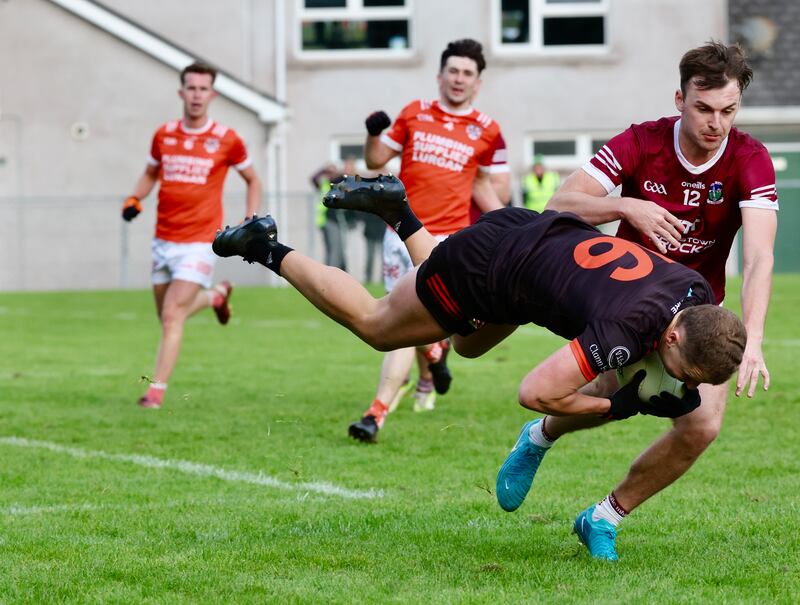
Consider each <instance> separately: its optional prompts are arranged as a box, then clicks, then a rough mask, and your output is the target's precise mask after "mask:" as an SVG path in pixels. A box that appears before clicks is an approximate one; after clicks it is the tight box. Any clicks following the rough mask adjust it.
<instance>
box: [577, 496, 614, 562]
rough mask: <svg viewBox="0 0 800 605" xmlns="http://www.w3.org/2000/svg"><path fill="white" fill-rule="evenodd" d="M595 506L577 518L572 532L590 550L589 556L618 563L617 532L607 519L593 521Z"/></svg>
mask: <svg viewBox="0 0 800 605" xmlns="http://www.w3.org/2000/svg"><path fill="white" fill-rule="evenodd" d="M594 508H595V507H594V506H590V507H589V508H587V509H586V510H585V511H583V512H582V513H580V514H579V515H578V516H577V517H576V518H575V525H573V526H572V531H573V532H575V533H576V534H577V535H578V539H579V540H580V541H581V542H583V544H584V545H585V546H586V548H588V549H589V554H590V555H592V557H594V558H595V559H602V560H604V561H617V560H618V559H619V556H618V555H617V548H616V545H615V542H616V539H617V530H616V529H615V528H614V526H613V525H611V523H609V522H608V521H606V520H605V519H598V520H597V521H593V520H592V513H593V512H594Z"/></svg>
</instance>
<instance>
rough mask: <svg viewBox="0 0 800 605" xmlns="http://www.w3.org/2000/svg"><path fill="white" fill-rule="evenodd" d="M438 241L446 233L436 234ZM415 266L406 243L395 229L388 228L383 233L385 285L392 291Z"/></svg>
mask: <svg viewBox="0 0 800 605" xmlns="http://www.w3.org/2000/svg"><path fill="white" fill-rule="evenodd" d="M434 237H435V238H436V241H439V242H441V241H444V240H446V239H447V236H446V235H435V236H434ZM413 268H414V263H412V262H411V257H410V256H409V255H408V250H406V245H405V244H404V243H403V241H402V240H401V239H400V236H399V235H397V233H396V232H395V230H394V229H387V230H386V232H385V233H384V234H383V287H384V288H386V291H387V292H391V291H392V290H393V289H394V287H395V285H397V280H399V279H400V278H401V277H403V276H404V275H405V274H406V273H408V272H410V271H411V269H413Z"/></svg>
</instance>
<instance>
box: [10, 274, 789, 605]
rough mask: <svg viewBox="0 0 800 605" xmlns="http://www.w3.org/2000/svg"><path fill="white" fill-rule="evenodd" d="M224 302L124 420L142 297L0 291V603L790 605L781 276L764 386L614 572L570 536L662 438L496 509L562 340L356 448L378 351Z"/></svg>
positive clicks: (317, 327)
mask: <svg viewBox="0 0 800 605" xmlns="http://www.w3.org/2000/svg"><path fill="white" fill-rule="evenodd" d="M729 291H731V292H733V293H735V292H736V291H737V284H735V283H734V284H733V285H732V287H731V288H730V290H729ZM735 298H736V296H735V295H731V296H729V300H730V307H731V308H737V304H738V303H736V301H735V300H734V299H735ZM233 300H234V304H235V312H236V314H235V317H234V319H233V320H232V322H231V324H230V325H229V326H227V327H225V328H222V327H220V326H218V325H217V324H216V323H215V321H214V318H213V315H212V314H211V313H210V312H205V314H203V315H200V316H197V317H196V318H193V319H192V320H191V321H190V322H189V324H188V326H187V329H186V333H185V339H184V346H183V352H182V356H181V359H180V362H179V365H178V368H177V370H176V372H175V374H174V376H173V378H172V380H171V381H170V389H169V391H168V394H167V399H166V404H165V407H164V408H163V409H162V410H160V411H152V410H142V409H139V408H138V407H137V406H136V405H135V402H136V399H137V398H138V397H139V395H141V393H142V392H143V390H144V388H145V384H144V383H143V382H142V378H141V377H142V376H146V375H147V374H148V373H150V372H151V368H152V362H153V358H154V354H155V347H156V343H157V340H158V326H157V322H156V318H155V316H154V312H153V305H152V301H151V295H150V293H149V292H145V291H139V292H93V293H46V294H3V295H0V330H1V333H2V341H0V359H2V362H1V363H0V413H1V414H2V430H0V455H2V465H0V481H1V482H2V489H1V490H0V523H2V526H1V528H0V601H2V602H25V603H38V602H76V603H87V602H92V603H94V602H116V603H134V602H135V603H139V602H145V603H219V602H232V603H266V602H270V603H271V602H276V603H321V602H326V603H327V602H331V603H351V602H352V603H492V604H497V603H511V602H539V603H599V602H603V603H605V602H608V603H610V602H616V603H796V602H798V600H800V547H798V535H800V507H799V506H798V501H799V498H798V493H800V456H799V454H800V446H799V445H798V444H799V443H800V430H799V429H798V426H799V424H800V422H799V421H798V412H797V410H798V403H800V398H799V397H798V392H800V374H798V372H797V370H796V368H795V365H796V363H797V360H798V358H800V322H798V320H797V310H798V309H800V277H798V276H779V277H777V278H776V280H775V287H774V295H773V300H772V306H771V309H770V319H769V321H768V325H767V342H766V344H765V350H766V356H767V361H768V364H769V367H770V370H771V373H772V387H771V389H770V391H769V392H768V393H763V392H761V391H759V392H758V394H757V396H756V397H755V398H754V399H753V400H749V401H748V400H746V399H743V400H735V399H733V400H732V401H731V402H730V405H729V411H728V414H727V419H726V424H725V427H724V429H723V433H722V435H721V436H720V438H719V439H718V440H717V442H716V443H715V444H714V445H713V446H712V447H711V448H710V450H709V451H708V452H707V453H706V454H705V455H704V456H703V457H702V458H701V459H700V461H699V462H698V464H697V465H696V466H695V468H693V469H692V470H691V471H690V472H689V473H688V475H686V476H685V477H684V478H683V479H681V480H680V481H679V482H678V483H677V484H676V485H674V486H672V487H671V488H669V489H668V490H666V491H665V492H663V493H662V494H660V495H658V496H657V497H655V498H653V499H652V500H651V501H649V502H647V503H646V504H645V505H643V506H642V507H641V508H640V509H638V510H637V511H636V512H635V514H633V515H632V516H631V517H630V518H629V519H627V520H626V521H625V522H624V524H623V525H622V531H621V532H620V536H619V538H618V541H617V544H618V550H619V553H620V556H621V558H622V560H621V561H620V562H619V563H618V564H616V565H614V564H607V563H606V564H604V563H599V562H595V561H592V560H591V559H590V558H589V557H588V555H587V554H586V552H585V550H584V549H583V547H581V546H579V545H578V543H577V540H576V539H575V537H574V536H572V535H571V533H570V529H571V525H572V521H573V519H574V517H575V515H576V514H577V513H578V512H579V511H580V510H582V509H583V508H585V507H586V506H588V505H589V504H591V503H592V502H594V501H597V500H599V499H600V498H602V497H603V496H604V495H605V494H606V493H607V492H608V491H609V490H610V489H611V488H612V487H613V486H614V485H615V483H616V482H617V481H618V480H619V479H620V478H621V477H622V476H623V475H624V473H625V471H626V469H627V467H628V465H629V463H630V462H631V460H633V458H634V457H635V456H636V455H637V454H638V453H639V452H640V451H641V450H642V449H643V448H644V447H646V446H647V445H648V444H649V443H650V442H651V441H652V440H653V439H654V438H655V437H656V436H657V435H658V434H659V433H660V432H661V431H662V430H664V428H665V427H666V426H667V423H666V421H663V420H659V419H654V418H649V417H648V418H644V417H637V418H633V419H631V420H629V421H624V422H620V423H618V424H615V425H613V426H609V427H605V428H601V429H597V430H595V431H589V432H584V433H581V434H576V435H573V436H567V437H566V438H564V439H562V440H561V441H560V442H559V443H558V444H557V446H556V447H555V449H554V450H553V452H552V453H551V454H550V455H549V456H548V457H547V459H546V461H545V462H544V463H543V466H542V469H541V471H540V473H539V476H538V477H537V479H536V482H535V484H534V488H533V491H532V493H531V495H530V496H529V498H528V500H527V501H526V502H525V504H524V505H523V506H522V507H521V508H520V510H519V511H517V512H515V513H512V514H508V513H505V512H503V511H502V510H501V509H500V508H499V506H497V504H496V502H495V500H494V495H493V491H494V477H495V473H496V472H497V469H498V467H499V465H500V463H501V462H502V460H503V459H504V457H505V455H506V453H507V451H508V449H509V448H510V447H511V445H512V444H513V442H514V440H515V438H516V436H517V433H518V431H519V428H520V426H521V425H522V423H523V422H525V421H526V420H527V419H529V418H530V417H531V416H532V414H531V413H530V412H526V411H525V410H523V409H522V408H520V407H519V406H518V404H517V403H516V392H517V385H518V383H519V381H520V379H521V378H522V376H523V375H524V374H525V373H526V372H527V371H528V370H529V369H530V368H531V367H532V366H533V365H535V364H536V363H537V362H539V361H540V360H542V359H543V358H544V357H545V356H546V355H547V354H549V353H550V352H552V351H553V350H555V349H556V348H557V347H558V346H560V345H561V340H560V339H558V338H557V337H555V336H552V335H550V334H548V333H547V332H545V331H544V330H541V329H539V328H535V327H525V328H522V329H520V330H518V332H517V333H516V334H515V335H514V336H512V338H511V339H509V340H508V341H506V342H505V343H503V344H502V345H501V346H499V347H497V348H496V349H495V350H494V351H492V352H491V353H490V354H488V355H487V356H485V357H483V358H481V359H478V360H466V359H460V358H458V357H456V356H455V355H453V356H451V360H452V361H451V366H452V368H453V370H454V374H455V381H454V384H453V388H452V389H451V392H450V393H449V394H448V395H447V396H445V397H440V399H439V401H438V402H437V407H436V410H435V411H434V412H432V413H427V414H414V413H413V412H412V411H411V404H410V401H409V400H406V401H405V402H404V403H403V404H401V406H400V408H399V409H398V411H397V412H395V413H394V414H393V415H391V416H390V417H389V419H388V421H387V424H386V427H385V429H384V430H383V431H382V433H381V435H380V443H379V444H378V445H374V446H369V445H364V444H360V443H356V442H354V441H352V440H349V439H348V438H347V436H346V435H347V426H348V424H349V423H350V422H352V421H353V420H355V419H356V418H357V417H358V416H359V415H360V414H361V413H362V412H363V410H364V409H365V408H366V406H367V405H368V403H369V402H370V400H371V398H372V396H373V391H374V388H375V383H376V380H377V373H378V366H379V363H380V360H381V355H380V354H379V353H376V352H374V351H371V350H370V349H368V348H367V347H366V346H365V345H363V344H361V343H360V342H359V341H357V340H356V339H355V337H353V336H351V335H350V334H349V333H348V332H346V331H345V330H344V329H343V328H341V327H339V326H337V325H336V324H334V323H333V322H331V321H330V320H328V319H327V318H325V317H324V316H322V315H321V314H319V313H317V312H316V311H315V310H314V309H313V308H312V307H311V306H310V305H309V304H308V303H306V302H305V301H304V300H303V299H302V298H301V297H300V296H299V295H298V294H297V293H295V292H294V291H292V290H289V289H258V288H253V289H246V288H241V289H238V290H237V292H236V294H235V296H234V299H233Z"/></svg>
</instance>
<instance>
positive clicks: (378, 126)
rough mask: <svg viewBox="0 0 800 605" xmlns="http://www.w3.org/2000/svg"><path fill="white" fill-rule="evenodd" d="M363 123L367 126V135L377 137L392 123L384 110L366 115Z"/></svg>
mask: <svg viewBox="0 0 800 605" xmlns="http://www.w3.org/2000/svg"><path fill="white" fill-rule="evenodd" d="M364 124H365V125H366V127H367V132H368V133H369V136H371V137H377V136H378V135H379V134H380V133H382V132H383V131H384V130H386V129H387V128H389V126H391V125H392V120H391V119H390V118H389V116H388V115H387V114H386V112H385V111H375V112H373V113H371V114H369V115H368V116H367V119H366V120H364Z"/></svg>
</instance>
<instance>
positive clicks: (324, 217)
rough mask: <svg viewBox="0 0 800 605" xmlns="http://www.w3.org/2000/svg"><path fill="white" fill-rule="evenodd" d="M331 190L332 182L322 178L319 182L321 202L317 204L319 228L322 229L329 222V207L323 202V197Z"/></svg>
mask: <svg viewBox="0 0 800 605" xmlns="http://www.w3.org/2000/svg"><path fill="white" fill-rule="evenodd" d="M330 190H331V182H330V181H329V180H328V179H321V180H320V182H319V203H318V204H317V228H318V229H322V228H323V227H324V226H325V223H327V222H328V214H327V212H328V209H327V208H326V207H325V204H323V203H322V198H324V197H325V194H326V193H328V191H330Z"/></svg>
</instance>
